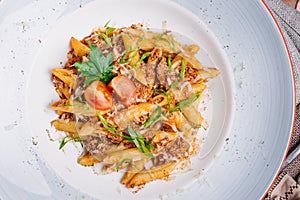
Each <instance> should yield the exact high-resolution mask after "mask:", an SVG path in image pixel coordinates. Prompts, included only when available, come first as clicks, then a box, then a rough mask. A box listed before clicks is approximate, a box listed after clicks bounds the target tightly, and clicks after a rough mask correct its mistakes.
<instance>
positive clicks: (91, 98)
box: [84, 81, 113, 110]
mask: <svg viewBox="0 0 300 200" xmlns="http://www.w3.org/2000/svg"><path fill="white" fill-rule="evenodd" d="M84 98H85V99H86V101H87V102H88V103H89V105H90V106H92V107H93V108H95V109H96V110H109V109H111V108H112V105H113V101H112V96H111V93H110V92H109V91H108V89H107V87H106V85H105V84H104V83H102V82H101V81H94V82H92V84H90V85H89V86H88V87H87V88H86V89H85V91H84Z"/></svg>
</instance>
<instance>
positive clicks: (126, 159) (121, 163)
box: [116, 158, 132, 171]
mask: <svg viewBox="0 0 300 200" xmlns="http://www.w3.org/2000/svg"><path fill="white" fill-rule="evenodd" d="M124 163H127V164H131V163H132V159H130V158H124V159H123V160H122V161H120V162H117V163H116V169H117V171H119V169H120V167H121V166H122V165H123V164H124Z"/></svg>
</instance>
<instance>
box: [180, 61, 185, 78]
mask: <svg viewBox="0 0 300 200" xmlns="http://www.w3.org/2000/svg"><path fill="white" fill-rule="evenodd" d="M184 74H185V60H184V58H182V60H181V70H180V78H181V80H184Z"/></svg>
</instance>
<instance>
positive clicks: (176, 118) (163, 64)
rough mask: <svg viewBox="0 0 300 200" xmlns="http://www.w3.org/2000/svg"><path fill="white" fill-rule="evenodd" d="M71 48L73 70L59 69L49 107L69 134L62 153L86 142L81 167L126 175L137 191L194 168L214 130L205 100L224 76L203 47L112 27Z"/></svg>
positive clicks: (168, 35) (134, 29) (139, 28)
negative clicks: (202, 107)
mask: <svg viewBox="0 0 300 200" xmlns="http://www.w3.org/2000/svg"><path fill="white" fill-rule="evenodd" d="M70 43H71V48H70V50H69V52H68V53H67V58H68V61H67V62H66V63H65V67H64V68H53V69H52V81H53V84H54V86H55V90H56V92H57V93H58V95H59V100H57V101H55V102H54V103H52V104H51V105H50V106H49V107H50V108H51V109H52V110H53V111H55V112H56V113H57V115H58V119H56V120H53V121H51V125H52V126H53V127H55V129H56V130H58V131H64V132H66V137H64V138H63V140H62V143H61V145H60V147H59V148H60V149H61V148H62V147H64V146H65V144H66V143H68V142H69V141H74V142H80V143H81V144H82V147H83V153H82V155H80V156H79V158H78V160H77V162H78V164H80V165H82V166H87V167H91V166H94V165H95V164H97V167H98V166H100V167H101V168H100V169H101V170H102V172H104V173H106V174H109V173H113V172H120V171H122V172H124V176H123V177H122V178H121V180H120V182H121V184H124V185H125V186H126V187H127V188H131V189H132V188H133V189H135V188H141V187H140V186H143V185H144V184H146V183H148V182H151V181H154V180H159V179H164V180H168V178H169V176H170V175H171V174H172V173H173V171H175V170H174V169H177V168H178V169H179V168H185V167H187V165H188V164H189V163H190V157H191V156H193V155H196V154H197V153H198V150H199V145H198V144H199V140H200V139H202V138H199V134H197V132H198V130H199V128H201V127H204V129H205V128H206V127H207V122H206V121H205V119H204V117H203V116H202V114H201V113H200V112H199V111H198V110H197V107H198V105H199V103H200V101H201V102H202V100H200V98H201V95H202V93H203V92H204V91H205V90H206V88H207V83H208V81H209V80H210V79H211V78H214V77H216V76H218V74H219V73H220V71H219V70H218V69H216V68H205V67H204V66H203V65H202V63H201V62H200V61H199V60H198V59H197V58H196V55H197V53H198V51H199V50H200V47H199V46H198V45H197V44H181V43H180V42H178V41H177V40H176V39H175V37H174V36H173V35H172V34H171V32H169V31H162V32H153V31H150V30H148V29H143V28H142V25H141V24H136V25H132V26H131V27H124V28H113V27H110V26H109V23H106V24H105V26H104V27H102V28H98V29H95V30H93V31H92V33H91V34H90V35H88V36H86V37H84V38H83V39H82V40H78V39H76V38H74V37H72V38H71V40H70ZM202 140H203V139H202Z"/></svg>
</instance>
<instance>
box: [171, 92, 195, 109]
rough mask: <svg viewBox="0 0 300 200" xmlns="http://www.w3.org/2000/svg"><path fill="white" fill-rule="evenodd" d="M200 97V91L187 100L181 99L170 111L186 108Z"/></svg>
mask: <svg viewBox="0 0 300 200" xmlns="http://www.w3.org/2000/svg"><path fill="white" fill-rule="evenodd" d="M199 97H200V92H197V93H195V94H194V95H193V96H191V97H190V98H188V99H186V100H182V101H179V102H178V103H177V105H176V106H175V107H174V108H173V109H172V110H171V111H170V112H176V111H179V110H180V109H184V108H185V107H187V106H188V105H190V104H192V103H194V102H195V101H197V99H198V98H199Z"/></svg>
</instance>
